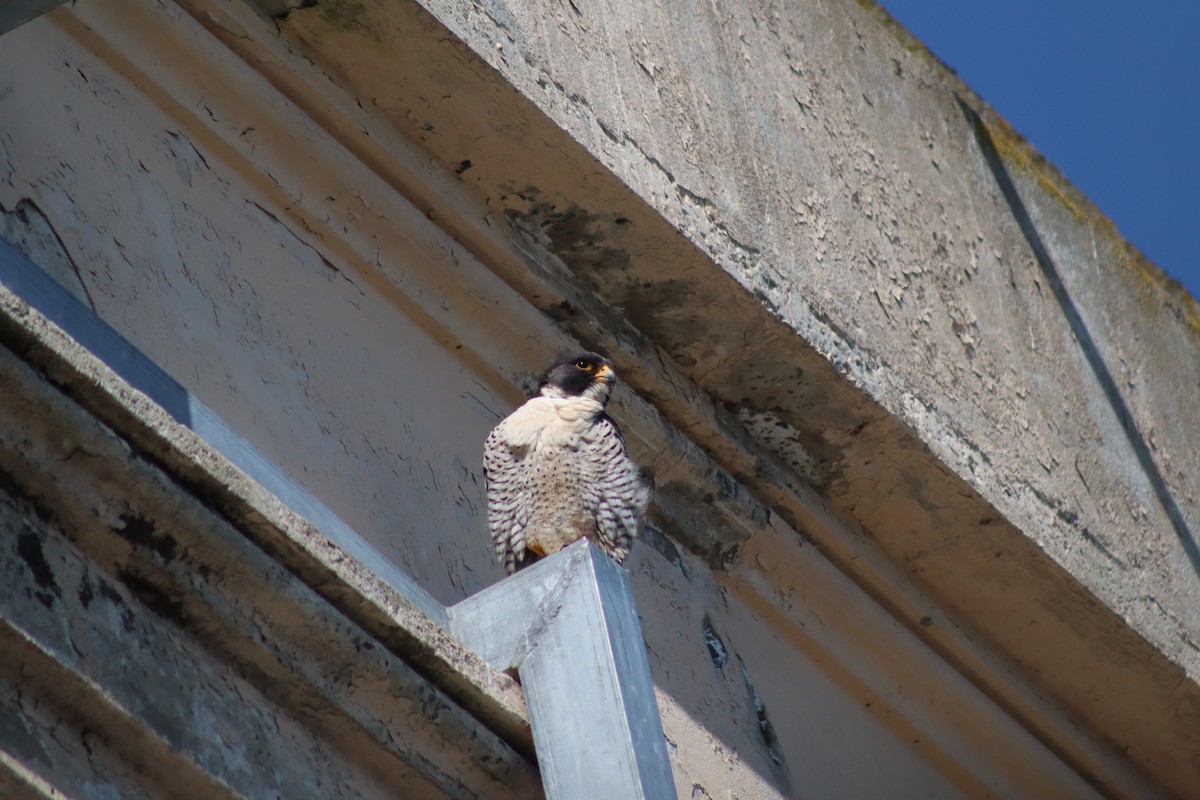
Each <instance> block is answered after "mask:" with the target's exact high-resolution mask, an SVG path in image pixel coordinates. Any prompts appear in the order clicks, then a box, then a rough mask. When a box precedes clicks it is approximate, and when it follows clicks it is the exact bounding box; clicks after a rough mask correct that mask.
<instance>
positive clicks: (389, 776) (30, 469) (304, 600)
mask: <svg viewBox="0 0 1200 800" xmlns="http://www.w3.org/2000/svg"><path fill="white" fill-rule="evenodd" d="M0 293H3V297H2V298H0V306H2V308H3V311H4V317H3V320H2V322H0V339H2V340H3V342H4V343H5V345H6V348H5V349H3V350H0V372H2V375H3V383H4V386H5V399H6V413H5V415H4V418H3V420H2V425H0V475H3V478H4V480H3V487H2V488H3V492H4V496H5V497H6V501H5V503H4V504H3V514H4V517H3V519H4V531H5V533H4V536H3V541H4V542H6V546H5V548H4V562H3V563H4V570H5V574H6V577H5V583H6V585H11V586H13V587H16V589H15V591H13V592H10V593H7V594H6V595H5V598H4V606H3V617H4V626H5V627H4V629H3V630H4V633H3V637H4V640H5V641H6V642H8V643H9V644H10V645H11V647H6V648H5V652H6V653H7V654H8V656H6V658H5V659H4V670H5V673H6V674H8V675H10V676H16V675H21V674H23V671H24V670H33V671H36V672H38V673H39V674H41V675H44V676H46V679H47V680H48V681H50V682H49V683H48V684H47V685H46V687H44V688H45V692H46V696H45V698H44V700H45V703H46V706H45V708H46V709H47V710H46V711H45V712H44V714H43V715H42V716H41V717H38V716H37V714H35V713H33V712H31V711H29V708H28V706H27V704H28V703H30V702H32V698H33V694H34V693H35V688H36V686H37V685H40V684H31V685H30V687H28V688H27V689H22V690H20V691H16V692H15V693H13V692H10V693H9V694H7V695H6V700H5V702H6V703H7V704H9V705H10V707H11V708H12V709H14V710H15V711H16V712H17V717H16V718H17V719H19V720H23V722H22V723H21V724H22V725H24V726H25V728H23V730H28V731H29V733H25V734H22V733H20V730H18V729H6V731H7V734H6V735H9V734H11V736H9V738H8V740H7V741H6V743H5V745H4V749H6V750H7V751H8V752H10V753H14V750H13V748H16V750H17V751H20V748H21V747H24V746H25V745H24V744H22V743H23V742H25V743H29V742H34V741H49V740H50V738H51V737H47V736H45V735H44V731H43V733H33V731H34V730H43V727H44V726H46V725H53V724H55V723H54V720H55V719H57V717H55V714H57V713H61V714H67V715H68V717H69V718H70V719H72V720H83V722H82V723H79V722H74V723H72V724H75V725H80V724H82V726H83V727H82V728H74V729H73V730H76V731H78V733H77V734H74V735H77V736H83V737H85V738H83V739H79V740H76V745H74V746H76V747H81V746H85V744H86V735H87V734H86V730H87V729H88V724H89V723H88V722H87V721H88V720H93V721H95V724H96V725H97V726H98V728H97V729H98V730H100V731H103V734H102V735H103V739H104V741H105V742H107V743H108V744H107V745H106V746H108V747H111V748H112V753H111V755H110V757H106V758H110V760H109V761H103V760H101V761H102V762H103V763H107V764H108V767H103V768H102V767H100V766H97V767H96V769H100V770H101V772H100V773H98V774H97V775H90V774H83V775H76V776H75V777H71V776H72V775H73V774H74V772H73V771H76V770H79V769H83V768H84V767H83V764H84V763H85V762H86V760H78V759H76V758H75V757H74V756H72V755H71V754H70V753H69V752H64V753H63V754H61V755H60V756H55V757H53V758H51V757H50V756H49V755H47V757H46V758H45V759H42V758H34V759H32V760H30V759H28V758H22V757H20V756H21V755H22V753H20V752H16V755H17V756H18V757H17V758H16V761H17V762H19V763H21V764H24V765H25V768H26V769H30V768H34V769H43V768H44V770H45V774H44V775H42V778H44V779H45V780H46V781H49V783H50V785H54V786H60V785H61V786H70V785H73V784H72V783H71V782H72V781H75V780H80V781H88V780H92V779H93V778H95V779H97V780H101V781H102V782H109V783H111V784H112V785H113V786H117V787H121V791H123V792H124V791H125V790H126V789H127V788H128V787H127V786H126V785H125V784H124V783H122V781H126V780H136V781H139V782H147V783H146V785H147V786H154V787H157V789H156V790H155V791H157V792H159V793H162V794H174V793H175V792H176V791H179V786H180V785H185V784H186V785H188V786H191V787H192V788H193V789H194V790H195V791H196V792H198V793H201V794H203V793H205V792H208V791H210V789H205V788H204V787H206V786H207V787H215V786H222V787H228V789H229V790H231V791H235V792H238V793H242V794H251V795H252V794H256V793H258V792H260V791H265V790H267V789H272V790H279V791H283V792H284V793H285V794H287V795H288V796H294V797H302V796H314V797H328V796H356V797H357V796H362V795H363V794H364V793H366V794H370V793H372V792H374V791H377V790H382V791H386V792H389V793H402V794H404V793H409V792H411V791H413V788H414V787H425V788H424V789H422V790H421V791H423V792H427V793H429V796H435V795H436V796H442V795H443V794H444V795H446V796H461V794H462V793H463V792H464V791H467V792H469V793H471V794H475V795H481V796H495V797H537V796H540V794H541V789H540V782H539V780H538V777H537V773H536V771H535V770H534V769H533V768H532V766H531V764H530V762H529V761H528V760H527V759H528V758H529V757H530V751H531V747H530V739H529V734H528V729H527V727H525V723H524V721H523V718H524V710H523V702H522V700H521V695H520V690H519V689H518V688H516V687H515V685H514V684H513V683H512V681H511V680H510V679H508V678H507V677H505V676H503V675H501V674H500V673H497V672H494V671H493V670H491V669H490V668H489V667H487V666H486V665H485V664H483V663H482V662H481V661H479V660H478V658H477V657H476V656H474V655H473V654H471V653H470V652H468V651H466V650H465V649H463V648H462V647H461V646H460V645H458V644H457V643H456V642H455V641H454V640H453V639H452V638H451V637H450V636H449V635H448V634H447V633H445V631H444V630H442V629H441V628H440V627H439V626H438V625H436V624H435V623H433V622H431V621H429V620H427V619H423V618H422V615H421V614H420V613H419V612H417V611H416V610H415V609H413V608H412V607H411V606H409V605H408V604H407V603H405V602H404V600H403V598H401V597H400V596H399V595H397V594H396V593H395V592H394V591H393V590H391V589H389V588H388V587H387V586H386V585H384V584H382V582H380V581H379V580H378V578H375V577H374V576H372V575H370V573H369V572H367V571H365V570H364V569H363V568H362V567H361V566H358V565H355V564H354V563H353V562H352V561H351V560H350V559H348V558H347V557H346V555H345V554H344V553H341V552H340V551H339V550H338V549H337V548H336V547H334V546H333V545H332V544H331V543H330V542H328V540H325V539H324V538H323V537H321V536H320V535H319V534H317V533H316V532H315V531H313V530H312V529H311V528H309V527H308V526H307V525H306V524H305V523H303V522H302V521H301V520H299V519H298V518H297V517H295V515H293V514H292V513H291V512H287V511H285V510H284V509H283V508H281V507H280V506H279V505H278V503H277V501H275V502H271V501H269V498H268V496H267V495H266V493H265V492H262V490H261V489H257V490H256V489H255V488H254V485H253V483H252V482H251V481H249V479H247V478H245V476H242V475H239V474H238V473H237V472H236V471H235V470H233V468H232V467H231V466H229V465H228V464H227V463H226V462H224V460H223V459H222V458H221V457H220V456H219V455H217V454H216V453H214V452H212V451H211V450H210V449H208V447H207V446H206V445H205V444H204V443H203V442H200V441H198V440H196V439H195V438H194V437H193V436H192V435H191V434H190V432H188V431H187V430H186V429H183V428H181V426H179V425H178V424H177V423H175V422H174V421H172V420H169V419H168V418H166V417H165V416H164V415H163V414H162V412H161V410H159V411H155V410H154V406H153V405H152V404H150V403H149V402H148V401H147V400H146V399H145V398H144V396H141V395H140V393H138V392H136V391H134V390H132V389H130V388H129V387H128V386H127V385H126V384H124V382H123V381H122V380H121V379H120V378H119V377H117V376H116V375H114V374H113V373H112V372H111V371H110V370H108V368H107V367H105V366H104V365H102V364H99V363H98V362H96V361H95V360H94V359H93V358H92V357H91V356H90V355H89V354H88V353H87V352H86V351H84V350H82V349H81V348H79V347H78V345H76V344H74V343H72V342H71V341H70V340H69V339H67V338H66V337H64V336H63V335H62V334H61V333H60V332H58V331H57V330H56V329H55V328H54V327H53V326H52V325H50V324H49V323H47V322H46V321H45V320H44V319H42V318H41V315H40V314H38V313H37V312H36V311H34V310H32V309H30V308H29V307H28V306H27V305H26V304H24V303H23V302H22V301H21V300H20V299H18V298H16V297H14V296H13V295H12V294H11V293H9V292H8V291H7V289H3V288H0ZM14 349H15V350H16V351H17V352H20V353H22V354H23V356H24V357H25V358H28V359H30V360H31V361H32V362H34V363H37V364H39V366H40V367H41V368H42V369H43V370H45V371H46V372H47V373H49V374H50V375H53V377H54V380H55V382H56V383H58V385H59V386H63V387H67V388H68V389H69V390H70V391H71V393H72V394H73V395H74V396H75V397H76V398H78V400H81V401H83V402H84V403H85V405H86V404H87V403H88V402H89V401H90V402H91V403H92V404H93V405H94V406H95V407H96V408H97V409H98V410H99V412H100V414H101V415H102V416H103V415H105V414H107V415H108V416H109V417H110V418H113V419H116V420H117V421H118V422H124V423H130V425H129V427H128V428H125V429H123V430H122V434H121V435H118V434H116V433H114V430H113V429H112V428H110V427H108V426H107V425H106V424H104V423H103V422H101V421H99V420H98V419H97V418H96V417H95V416H93V415H92V413H91V412H89V411H88V410H86V409H85V408H84V407H81V406H80V405H79V404H78V403H77V402H76V400H73V399H70V398H68V397H67V396H66V395H64V394H63V393H62V392H61V390H60V389H59V388H56V387H55V386H52V385H51V384H50V383H49V382H48V381H47V379H46V377H44V376H43V375H41V374H39V373H37V372H36V371H34V370H33V369H32V368H31V367H30V366H29V365H28V364H27V363H26V362H24V361H23V360H21V359H19V358H17V357H16V356H15V355H14V352H13V351H14ZM126 436H127V437H128V438H125V437H126ZM183 442H186V443H187V449H186V450H181V449H178V447H177V446H178V445H179V444H180V443H183ZM168 463H170V464H174V465H184V464H186V465H188V466H187V468H186V469H180V470H175V469H171V470H170V471H169V472H165V471H164V470H163V466H165V465H166V464H168ZM214 467H215V469H214ZM185 487H187V488H185ZM218 509H223V510H222V511H217V510H218ZM231 510H232V511H233V512H234V513H232V514H231V513H230V511H231ZM214 512H216V513H214ZM231 523H232V524H231ZM277 526H278V527H277ZM302 576H304V577H302ZM356 579H361V582H360V581H358V580H356ZM110 626H115V628H114V629H113V631H112V632H111V635H106V634H104V631H105V630H106V629H107V627H110ZM9 656H11V658H9ZM14 670H15V672H14ZM56 674H60V677H61V681H59V680H58V679H53V676H54V675H56ZM7 685H8V686H9V687H10V688H12V687H14V686H15V684H13V683H11V682H10V683H8V684H7ZM72 686H73V687H76V688H75V689H74V690H71V689H70V688H69V687H72ZM22 692H24V693H25V694H22ZM71 698H74V700H72V699H71ZM14 704H15V705H14ZM464 705H466V706H467V708H466V709H464V707H463V706H464ZM49 709H60V711H58V712H55V711H51V710H49ZM68 709H69V713H68ZM39 713H41V712H39ZM31 714H32V716H31ZM46 715H48V716H46ZM480 718H482V719H483V720H484V722H483V723H481V721H480ZM489 725H490V726H492V728H493V729H494V730H495V731H499V732H500V733H501V734H502V736H503V737H506V738H507V739H508V741H505V738H501V737H500V736H497V734H496V733H495V732H494V730H490V729H489V727H488V726H489ZM256 729H260V730H265V731H268V732H269V733H267V734H264V733H262V732H257V733H256V732H255V731H256ZM281 731H282V732H283V735H280V732H281ZM218 732H220V733H219V734H218ZM11 737H16V738H11ZM314 737H315V738H314ZM53 738H57V737H53ZM139 743H141V744H139ZM328 743H336V744H334V745H332V746H331V745H330V744H328ZM64 746H65V747H67V748H68V749H69V748H70V747H71V746H72V745H70V744H66V745H64ZM155 748H160V749H162V754H164V755H163V757H162V758H155V757H154V756H153V753H154V752H157V751H156V749H155ZM247 748H253V751H251V750H250V749H247ZM514 748H515V749H514ZM167 752H169V753H170V754H171V755H170V757H167V756H166V755H165V754H166V753H167ZM101 761H98V762H97V763H101ZM246 762H252V763H254V767H253V769H250V770H246V769H245V768H244V766H243V765H244V764H245V763H246ZM272 764H274V765H275V766H272ZM299 765H305V769H307V770H309V772H305V771H303V770H301V769H300V766H299ZM127 768H131V769H132V774H131V775H127V774H125V771H126V769H127ZM106 770H111V771H106ZM10 779H11V780H16V781H24V782H25V783H28V781H27V780H25V779H24V778H21V776H19V775H15V774H13V775H10ZM181 782H182V783H181ZM367 787H374V788H370V789H368V788H367ZM387 787H390V788H387Z"/></svg>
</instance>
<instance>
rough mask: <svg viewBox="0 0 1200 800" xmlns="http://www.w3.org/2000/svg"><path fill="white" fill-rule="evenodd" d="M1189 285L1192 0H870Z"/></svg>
mask: <svg viewBox="0 0 1200 800" xmlns="http://www.w3.org/2000/svg"><path fill="white" fill-rule="evenodd" d="M879 2H880V3H881V4H882V5H883V7H884V8H886V9H887V10H888V12H889V13H890V14H891V15H892V16H893V17H895V18H896V19H897V20H898V21H899V22H900V23H901V24H902V25H904V27H906V28H908V30H909V31H911V32H912V33H913V35H915V36H916V37H917V38H918V39H920V40H921V41H922V42H924V43H925V45H926V46H927V47H928V48H929V49H930V50H932V51H933V52H934V53H935V54H936V55H937V56H938V58H940V59H941V60H942V61H944V62H945V63H946V64H948V65H949V66H950V67H951V68H953V69H954V70H955V71H956V72H957V73H958V75H959V77H960V78H962V79H963V81H964V82H966V83H967V84H968V85H969V86H970V87H971V88H972V89H974V90H975V92H976V93H977V94H979V95H980V96H981V97H982V98H983V99H984V100H985V101H987V102H988V103H989V104H990V105H991V106H992V107H993V108H995V109H996V110H997V111H999V112H1000V114H1001V116H1003V117H1004V118H1005V119H1007V120H1008V121H1009V122H1010V123H1011V124H1012V125H1013V127H1015V128H1016V129H1017V130H1018V131H1020V132H1021V134H1022V135H1024V136H1025V138H1026V139H1028V140H1029V141H1030V142H1031V143H1032V144H1033V145H1034V147H1036V148H1037V149H1038V150H1040V151H1041V152H1042V154H1043V155H1045V156H1046V157H1047V158H1048V159H1049V160H1050V161H1051V162H1053V163H1054V165H1055V166H1057V167H1058V168H1059V170H1061V171H1062V173H1063V174H1064V175H1066V176H1067V178H1068V179H1069V180H1070V181H1071V182H1072V183H1073V184H1075V185H1076V186H1077V187H1079V188H1080V189H1081V190H1082V191H1083V192H1084V193H1085V194H1086V195H1087V196H1088V197H1090V198H1091V200H1092V202H1094V203H1095V204H1096V205H1097V206H1098V207H1099V208H1100V210H1101V211H1103V212H1104V213H1105V214H1106V215H1107V216H1108V217H1109V218H1110V219H1112V220H1113V222H1114V223H1116V226H1117V229H1118V230H1119V231H1120V232H1121V234H1122V235H1123V236H1124V237H1125V238H1126V239H1128V240H1129V241H1130V242H1131V243H1133V245H1134V246H1135V247H1137V248H1138V249H1139V250H1141V251H1142V252H1143V253H1144V254H1145V255H1146V256H1147V257H1148V258H1149V259H1150V260H1151V261H1153V262H1154V263H1155V264H1157V265H1158V266H1159V267H1160V268H1161V269H1162V270H1163V271H1164V272H1166V273H1167V274H1168V275H1170V276H1171V277H1172V278H1174V279H1175V280H1177V281H1179V282H1180V283H1182V284H1183V285H1184V286H1185V287H1187V289H1188V291H1189V292H1191V295H1192V297H1196V298H1200V258H1197V256H1196V255H1195V241H1196V239H1197V238H1200V0H1145V1H1144V2H1137V3H1134V2H1128V0H1125V2H1113V0H1092V1H1091V2H1085V1H1084V0H1008V2H1002V3H1001V2H997V3H983V2H971V1H970V0H879Z"/></svg>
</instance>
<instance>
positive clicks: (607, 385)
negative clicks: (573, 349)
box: [538, 353, 617, 403]
mask: <svg viewBox="0 0 1200 800" xmlns="http://www.w3.org/2000/svg"><path fill="white" fill-rule="evenodd" d="M616 379H617V373H616V372H614V371H613V365H612V362H611V361H609V360H608V359H607V358H605V357H604V356H599V355H596V354H595V353H575V354H574V355H570V356H566V357H564V358H560V359H559V360H558V361H555V362H554V363H553V364H551V365H550V368H549V369H547V370H546V372H545V374H543V375H542V379H541V380H540V381H539V382H538V393H539V394H541V395H542V396H544V397H589V398H591V399H592V400H596V401H598V402H600V403H604V402H606V401H607V400H608V395H609V393H610V392H612V385H613V381H615V380H616Z"/></svg>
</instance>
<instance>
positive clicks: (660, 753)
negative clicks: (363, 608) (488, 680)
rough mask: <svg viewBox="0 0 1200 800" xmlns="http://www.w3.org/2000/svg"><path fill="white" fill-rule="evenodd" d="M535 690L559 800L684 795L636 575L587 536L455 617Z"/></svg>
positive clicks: (473, 643) (530, 698) (545, 758)
mask: <svg viewBox="0 0 1200 800" xmlns="http://www.w3.org/2000/svg"><path fill="white" fill-rule="evenodd" d="M449 615H450V626H451V631H452V632H453V633H454V634H455V636H457V637H458V638H459V639H460V640H461V641H462V642H463V643H464V644H465V645H466V646H467V647H469V648H471V649H472V650H474V651H475V652H477V653H479V654H480V655H481V656H483V658H484V659H485V660H486V661H488V662H489V663H490V664H491V665H492V666H493V667H495V668H496V669H498V670H510V669H513V668H516V669H517V671H518V673H519V675H520V677H521V684H522V686H523V687H524V688H525V701H526V704H527V706H528V708H529V721H530V725H531V726H532V728H533V740H534V744H535V745H536V747H537V757H538V765H539V766H540V767H541V770H542V783H543V785H544V787H545V789H546V796H547V797H548V798H550V800H590V799H591V798H596V800H601V798H614V797H620V798H629V799H630V800H634V799H641V800H668V798H670V799H671V800H673V799H674V798H675V797H676V794H675V783H674V779H673V778H672V775H671V765H670V762H669V760H668V758H667V747H666V741H665V739H664V738H663V730H662V722H661V720H660V718H659V713H658V704H657V702H656V701H655V697H654V684H653V682H652V681H651V679H650V664H649V662H648V661H647V659H646V647H645V644H644V642H643V640H642V628H641V624H640V623H639V621H638V617H637V610H636V607H635V605H634V601H633V591H632V589H631V587H630V582H629V573H628V572H626V571H625V570H624V569H622V568H621V567H619V566H617V565H616V564H615V563H613V561H612V560H611V559H609V558H608V557H607V556H605V555H604V554H603V553H601V552H600V551H599V550H598V549H596V547H595V546H593V545H592V544H591V543H590V542H588V541H586V540H583V541H580V542H576V543H575V544H573V545H571V546H570V547H567V548H566V549H564V550H563V551H561V552H560V553H557V554H555V555H553V556H551V557H549V558H546V559H543V560H542V561H540V562H538V563H536V564H534V565H533V566H532V567H529V568H528V569H525V570H523V571H521V572H519V573H517V574H516V575H513V576H512V577H510V578H508V579H506V580H504V581H501V582H500V583H498V584H495V585H494V586H491V587H489V588H487V589H485V590H483V591H482V592H479V593H478V594H476V595H474V596H472V597H470V598H468V599H467V600H464V601H463V602H461V603H459V604H458V605H456V606H453V607H451V608H450V609H449Z"/></svg>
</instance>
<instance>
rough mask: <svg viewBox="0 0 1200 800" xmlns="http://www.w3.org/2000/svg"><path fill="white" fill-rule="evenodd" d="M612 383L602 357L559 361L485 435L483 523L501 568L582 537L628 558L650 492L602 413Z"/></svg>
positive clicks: (584, 355) (619, 557)
mask: <svg viewBox="0 0 1200 800" xmlns="http://www.w3.org/2000/svg"><path fill="white" fill-rule="evenodd" d="M615 380H616V373H615V372H614V371H613V366H612V362H611V361H609V360H608V359H607V358H604V357H603V356H598V355H596V354H595V353H579V354H576V355H572V356H570V357H568V358H563V359H560V360H558V361H556V362H554V363H553V364H551V365H550V368H549V369H547V370H546V372H545V374H544V375H542V379H541V381H540V382H539V384H538V393H537V394H536V395H535V396H534V397H532V398H530V399H529V400H528V401H526V403H525V404H524V405H522V406H521V407H520V408H518V409H517V410H516V411H514V412H513V413H512V414H511V415H509V416H508V417H507V418H506V419H504V420H503V421H502V422H501V423H500V424H499V425H497V426H496V427H495V429H493V430H492V432H491V434H490V435H489V436H488V438H487V443H486V444H485V445H484V452H483V471H484V475H485V476H486V478H487V505H488V526H489V527H490V528H491V531H492V542H493V543H494V544H495V546H496V555H497V556H498V557H499V558H500V561H501V563H503V564H504V570H505V572H507V573H509V574H512V573H513V572H514V571H516V569H517V568H519V567H521V566H524V565H525V564H526V563H528V562H531V561H533V560H534V559H535V558H538V557H541V556H545V555H549V554H551V553H556V552H558V551H559V550H560V549H562V548H563V547H566V546H567V545H568V544H570V543H572V542H574V541H577V540H579V539H580V538H582V537H584V536H586V537H588V538H589V539H591V540H592V542H594V543H595V544H596V545H597V546H599V547H600V549H601V550H603V551H604V552H605V553H607V554H608V555H610V556H612V557H613V558H614V559H616V560H617V561H618V562H619V561H621V560H622V559H624V558H625V556H626V555H627V554H628V553H629V546H630V544H631V541H632V538H633V537H634V536H635V535H637V528H638V520H639V519H640V518H641V516H642V514H643V513H644V512H645V510H646V504H647V503H648V502H649V500H650V489H649V487H648V486H647V485H646V482H645V481H644V480H643V479H642V475H641V472H640V471H639V470H638V468H637V466H636V465H635V464H634V463H633V461H631V460H630V458H629V455H628V454H627V453H626V452H625V442H624V440H623V439H622V438H621V432H620V431H619V430H617V426H616V423H614V422H613V421H612V419H611V418H610V417H609V416H608V415H607V414H605V413H604V405H605V403H607V402H608V397H609V394H611V392H612V388H613V382H614V381H615Z"/></svg>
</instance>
